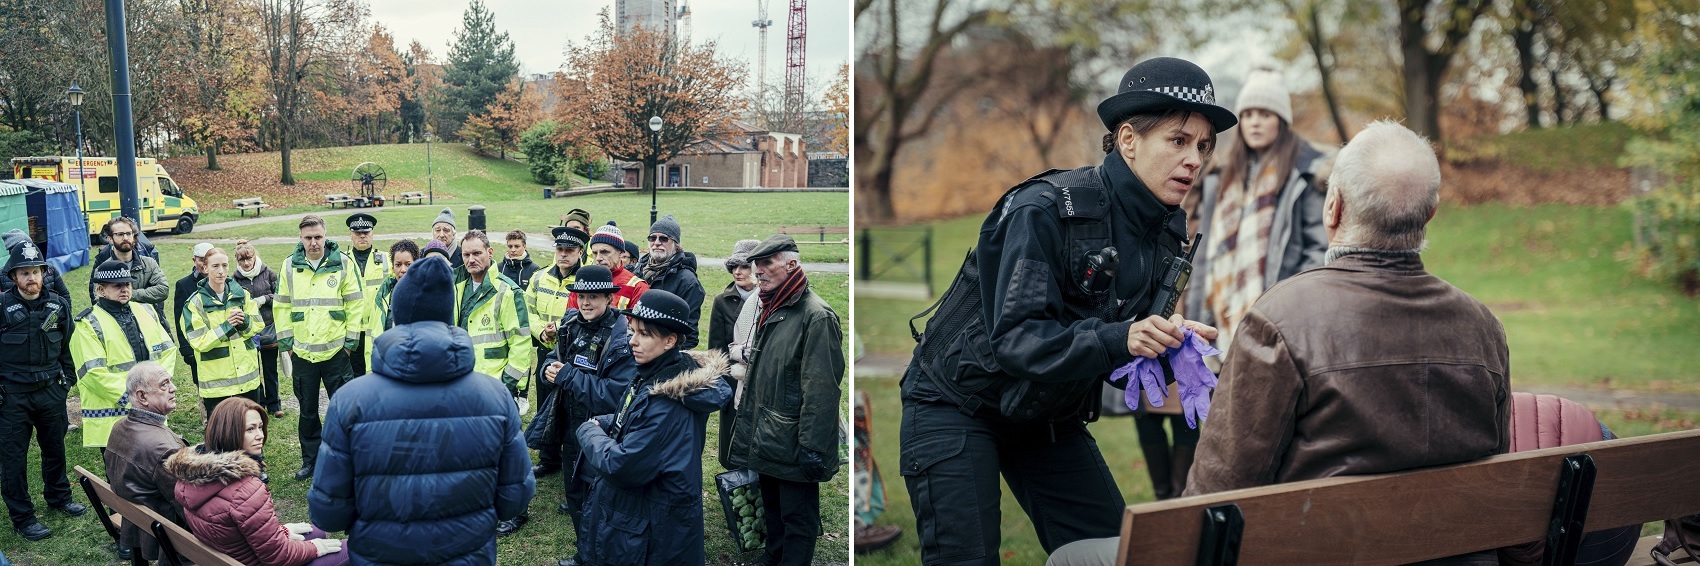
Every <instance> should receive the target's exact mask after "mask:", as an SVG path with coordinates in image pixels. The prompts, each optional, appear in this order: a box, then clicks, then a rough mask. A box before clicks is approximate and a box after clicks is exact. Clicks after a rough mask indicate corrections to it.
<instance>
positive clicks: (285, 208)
mask: <svg viewBox="0 0 1700 566" xmlns="http://www.w3.org/2000/svg"><path fill="white" fill-rule="evenodd" d="M510 155H511V154H510ZM278 159H279V157H278V154H277V153H276V152H268V153H250V154H238V155H225V156H219V162H220V165H221V166H222V167H224V168H225V169H227V170H232V171H237V170H242V169H244V168H245V167H244V166H246V168H256V167H257V168H260V169H262V170H263V171H264V172H263V173H257V175H260V176H261V178H260V179H254V180H253V181H254V182H264V183H271V184H275V183H276V180H277V171H278V169H279V167H280V165H279V164H278ZM290 159H291V161H292V168H293V169H294V173H295V178H296V180H297V181H303V182H317V183H311V184H303V185H299V186H297V187H295V188H288V187H281V186H279V187H272V188H271V189H269V190H273V191H276V190H282V191H296V192H301V193H307V194H304V195H296V196H297V197H298V198H296V199H295V200H297V201H301V200H306V201H308V202H322V199H323V195H324V194H330V193H348V194H358V193H359V191H360V188H359V186H358V185H356V184H354V183H353V182H352V181H351V180H350V179H351V177H352V174H353V171H354V168H355V166H357V165H359V164H361V163H363V162H367V161H370V162H373V163H376V164H378V165H379V166H382V167H383V168H384V173H385V175H386V176H387V177H388V178H389V181H388V183H387V184H386V185H385V186H384V187H383V189H382V190H380V191H379V193H380V194H383V195H386V196H388V197H390V198H391V199H394V198H395V197H396V195H399V194H401V193H404V192H409V191H419V192H429V191H431V190H433V187H434V190H435V191H436V198H438V199H446V200H448V201H451V202H454V203H456V204H462V205H464V204H467V203H477V202H483V201H493V200H509V199H514V198H519V197H521V196H524V195H531V196H533V197H534V198H542V195H543V185H540V184H538V183H537V182H536V181H534V180H532V178H531V173H530V170H529V169H527V166H526V164H525V163H524V162H523V161H514V160H511V159H510V160H503V159H498V158H496V157H494V156H485V155H481V154H479V153H478V152H476V151H473V149H472V148H471V147H469V146H466V145H462V144H457V143H434V144H431V147H430V167H429V168H430V172H429V175H427V172H426V169H427V167H426V165H427V164H426V147H425V144H422V143H416V144H381V145H357V146H347V147H327V148H316V149H298V150H294V151H292V152H290ZM181 163H187V164H192V166H194V167H205V166H206V161H205V160H204V159H202V160H199V161H195V160H187V161H183V162H181ZM177 167H182V165H177ZM173 173H174V174H176V175H181V173H178V172H177V171H176V170H175V169H174V170H173ZM229 174H234V173H229ZM203 175H204V176H207V177H209V178H210V179H212V180H209V181H207V182H205V183H203V184H201V185H199V186H197V185H186V186H185V187H184V190H185V191H186V192H187V194H188V196H190V197H192V198H194V199H195V200H196V201H197V202H198V203H200V205H201V209H202V216H201V219H200V223H202V224H206V223H211V222H222V221H224V220H231V219H234V218H236V217H238V212H237V211H236V210H234V209H231V208H230V206H229V201H231V200H233V199H238V198H247V197H252V196H260V195H257V194H248V193H249V192H252V191H251V190H249V189H246V188H244V187H243V186H242V185H240V184H235V183H232V185H235V186H220V183H218V182H217V179H220V178H222V177H221V176H222V175H227V173H221V172H200V171H196V172H192V174H191V178H199V177H200V176H203ZM245 179H246V178H245ZM589 182H590V181H589V180H588V179H585V178H584V177H580V176H574V181H573V184H574V186H583V185H585V184H587V183H589ZM245 191H246V192H245ZM268 200H272V199H268ZM318 208H322V206H321V205H315V204H294V205H291V204H289V203H272V208H269V209H266V210H265V213H266V214H267V215H272V214H288V213H292V212H306V211H311V210H314V209H318Z"/></svg>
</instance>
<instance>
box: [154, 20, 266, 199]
mask: <svg viewBox="0 0 1700 566" xmlns="http://www.w3.org/2000/svg"><path fill="white" fill-rule="evenodd" d="M178 7H179V9H180V14H181V16H182V18H181V25H182V33H181V34H179V35H178V36H177V37H178V38H180V39H182V40H184V41H185V42H186V44H187V45H186V46H185V47H186V48H187V49H186V50H185V53H184V54H185V55H186V57H185V58H183V59H182V60H181V64H182V67H183V68H182V69H181V72H180V73H177V78H178V80H179V84H180V85H181V88H178V89H172V92H175V93H182V97H181V98H180V99H179V104H177V105H176V112H175V113H176V114H177V115H178V116H180V118H179V126H180V128H181V129H182V131H183V134H184V136H185V137H186V138H188V141H189V142H190V143H193V144H195V145H198V146H200V147H201V150H202V152H204V153H205V154H206V156H207V169H213V170H217V169H218V168H219V166H218V155H219V153H220V152H221V149H222V147H221V146H222V145H223V144H226V143H229V142H231V141H233V140H242V139H247V138H249V137H251V136H252V135H253V133H254V128H255V126H256V125H257V124H256V122H257V120H258V117H259V113H260V110H261V107H262V106H263V100H262V97H263V90H262V83H261V81H260V73H259V72H258V71H259V69H258V66H259V64H260V59H259V57H258V54H259V53H258V51H257V50H254V49H253V48H252V46H253V45H254V44H255V31H256V25H255V24H257V21H256V19H255V16H256V14H255V12H254V10H253V9H252V5H250V4H246V3H242V2H239V1H238V0H178Z"/></svg>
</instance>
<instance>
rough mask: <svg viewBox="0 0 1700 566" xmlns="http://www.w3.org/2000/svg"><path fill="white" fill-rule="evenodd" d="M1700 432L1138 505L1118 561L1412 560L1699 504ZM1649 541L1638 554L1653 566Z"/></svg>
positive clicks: (1561, 538)
mask: <svg viewBox="0 0 1700 566" xmlns="http://www.w3.org/2000/svg"><path fill="white" fill-rule="evenodd" d="M1696 455H1700V430H1688V431H1681V432H1671V433H1665V434H1655V435H1649V436H1638V437H1633V438H1623V439H1617V440H1607V441H1602V442H1593V443H1588V444H1575V445H1571V446H1562V447H1558V448H1548V449H1543V450H1532V451H1527V452H1518V453H1515V454H1505V455H1501V456H1494V457H1491V458H1486V459H1483V460H1478V461H1475V462H1469V463H1465V464H1458V465H1453V466H1444V467H1437V468H1424V469H1421V470H1415V471H1410V472H1401V473H1393V474H1380V475H1372V476H1340V477H1333V478H1325V479H1319V480H1310V481H1302V482H1294V483H1288V484H1279V485H1272V486H1265V487H1258V488H1251V489H1241V490H1235V491H1226V492H1222V493H1215V494H1210V495H1201V496H1194V497H1184V498H1179V499H1170V500H1167V501H1158V502H1154V503H1143V504H1139V505H1130V506H1128V508H1127V510H1126V511H1125V512H1124V513H1123V515H1122V530H1121V540H1120V547H1119V548H1118V550H1117V553H1116V564H1122V565H1134V564H1141V565H1145V564H1189V563H1197V564H1235V563H1236V562H1237V561H1238V560H1240V559H1241V558H1243V559H1244V560H1245V562H1246V563H1248V564H1346V563H1350V564H1408V563H1412V562H1418V561H1423V560H1430V559H1434V558H1442V557H1447V556H1455V555H1459V554H1466V553H1471V552H1478V551H1483V550H1489V549H1495V548H1501V547H1506V546H1513V545H1518V544H1523V543H1528V542H1534V541H1544V542H1545V548H1546V551H1545V552H1546V556H1545V560H1546V561H1547V562H1546V563H1547V564H1570V563H1574V561H1575V553H1576V549H1577V545H1579V544H1580V543H1581V537H1582V535H1583V534H1584V533H1585V532H1587V531H1599V530H1604V529H1610V528H1615V527H1622V526H1626V525H1640V524H1642V523H1646V522H1651V521H1660V520H1664V519H1668V518H1673V517H1680V516H1684V515H1692V514H1695V513H1700V480H1697V479H1696V478H1700V457H1697V456H1696ZM1656 538H1657V537H1647V538H1644V539H1642V540H1641V541H1640V543H1641V544H1640V545H1639V546H1638V547H1637V550H1636V552H1637V553H1638V556H1632V557H1631V559H1630V564H1649V563H1651V560H1650V559H1649V558H1648V556H1647V551H1646V549H1647V548H1650V546H1651V544H1650V543H1651V541H1650V540H1648V539H1655V540H1656Z"/></svg>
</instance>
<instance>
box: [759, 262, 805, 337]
mask: <svg viewBox="0 0 1700 566" xmlns="http://www.w3.org/2000/svg"><path fill="white" fill-rule="evenodd" d="M807 288H809V276H807V275H804V274H803V270H801V269H798V270H797V271H795V272H792V273H791V276H790V277H787V278H785V282H784V283H780V284H779V288H777V289H774V290H773V291H762V292H761V316H760V317H758V318H756V328H761V327H762V326H763V325H765V324H767V317H768V316H769V315H772V314H773V312H774V311H777V310H779V307H780V305H784V304H785V303H789V302H791V299H793V298H796V297H797V295H798V294H799V293H802V292H803V290H804V289H807Z"/></svg>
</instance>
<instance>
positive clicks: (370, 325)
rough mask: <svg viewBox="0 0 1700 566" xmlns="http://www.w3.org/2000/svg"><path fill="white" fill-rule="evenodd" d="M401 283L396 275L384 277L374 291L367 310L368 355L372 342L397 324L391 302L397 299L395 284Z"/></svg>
mask: <svg viewBox="0 0 1700 566" xmlns="http://www.w3.org/2000/svg"><path fill="white" fill-rule="evenodd" d="M398 283H401V280H400V279H396V277H395V276H394V275H391V276H389V277H385V278H384V282H383V283H382V284H379V285H378V290H377V291H376V292H374V293H372V302H370V303H367V304H366V307H367V309H368V310H367V311H366V355H367V356H370V355H372V343H373V342H374V341H377V339H378V336H379V335H382V334H383V333H384V331H385V330H389V329H390V327H393V326H395V316H394V314H393V313H391V312H390V303H392V302H394V299H395V286H396V284H398Z"/></svg>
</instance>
